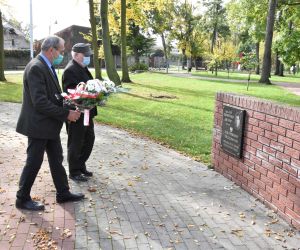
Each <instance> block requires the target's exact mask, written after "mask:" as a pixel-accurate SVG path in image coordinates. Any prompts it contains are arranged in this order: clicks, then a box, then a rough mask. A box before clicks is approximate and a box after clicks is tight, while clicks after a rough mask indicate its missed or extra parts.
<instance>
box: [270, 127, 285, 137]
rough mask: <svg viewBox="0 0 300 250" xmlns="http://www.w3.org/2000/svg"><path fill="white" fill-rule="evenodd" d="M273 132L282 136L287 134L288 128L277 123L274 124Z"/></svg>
mask: <svg viewBox="0 0 300 250" xmlns="http://www.w3.org/2000/svg"><path fill="white" fill-rule="evenodd" d="M272 132H274V133H276V134H278V135H281V136H285V134H286V128H283V127H280V126H276V125H272Z"/></svg>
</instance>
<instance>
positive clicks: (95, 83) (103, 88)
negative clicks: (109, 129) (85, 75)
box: [61, 79, 116, 126]
mask: <svg viewBox="0 0 300 250" xmlns="http://www.w3.org/2000/svg"><path fill="white" fill-rule="evenodd" d="M113 92H116V88H115V84H114V83H113V82H112V81H109V80H104V81H100V80H98V79H94V80H89V81H87V82H86V83H84V82H80V83H79V84H78V85H77V86H76V88H75V89H68V93H69V94H67V93H62V94H61V95H62V97H63V98H64V104H65V105H67V106H70V107H76V109H78V110H80V111H81V112H83V113H84V121H83V123H84V125H85V126H88V125H89V117H90V109H92V108H93V107H95V106H96V105H97V104H98V103H99V102H101V101H103V100H105V99H106V98H107V96H108V95H109V94H110V93H113Z"/></svg>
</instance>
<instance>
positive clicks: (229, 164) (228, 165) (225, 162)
mask: <svg viewBox="0 0 300 250" xmlns="http://www.w3.org/2000/svg"><path fill="white" fill-rule="evenodd" d="M223 165H224V166H225V167H227V168H232V163H231V162H229V161H228V160H224V162H223Z"/></svg>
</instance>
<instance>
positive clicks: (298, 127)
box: [294, 123, 300, 133]
mask: <svg viewBox="0 0 300 250" xmlns="http://www.w3.org/2000/svg"><path fill="white" fill-rule="evenodd" d="M294 131H296V132H298V133H300V124H299V123H295V127H294Z"/></svg>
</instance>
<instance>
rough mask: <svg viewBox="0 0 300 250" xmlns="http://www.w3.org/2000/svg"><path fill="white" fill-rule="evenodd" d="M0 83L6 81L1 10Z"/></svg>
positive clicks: (0, 15) (0, 14)
mask: <svg viewBox="0 0 300 250" xmlns="http://www.w3.org/2000/svg"><path fill="white" fill-rule="evenodd" d="M0 81H6V79H5V75H4V34H3V24H2V13H1V10H0Z"/></svg>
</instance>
